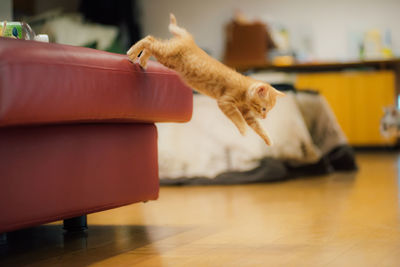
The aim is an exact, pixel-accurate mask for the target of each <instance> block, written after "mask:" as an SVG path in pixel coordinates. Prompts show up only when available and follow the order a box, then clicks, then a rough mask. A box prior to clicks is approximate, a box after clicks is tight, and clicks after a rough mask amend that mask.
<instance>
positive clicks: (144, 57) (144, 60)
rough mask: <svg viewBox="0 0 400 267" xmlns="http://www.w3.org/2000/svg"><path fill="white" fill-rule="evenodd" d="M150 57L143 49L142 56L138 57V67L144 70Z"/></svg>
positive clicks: (147, 51) (148, 52) (146, 50)
mask: <svg viewBox="0 0 400 267" xmlns="http://www.w3.org/2000/svg"><path fill="white" fill-rule="evenodd" d="M150 57H151V53H150V51H149V50H148V49H144V50H143V51H142V54H141V55H140V57H139V65H140V66H141V67H142V68H143V69H146V67H147V61H149V58H150Z"/></svg>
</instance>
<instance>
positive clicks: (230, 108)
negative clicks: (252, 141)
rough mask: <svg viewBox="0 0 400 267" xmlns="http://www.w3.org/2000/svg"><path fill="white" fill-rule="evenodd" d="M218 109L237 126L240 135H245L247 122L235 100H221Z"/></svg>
mask: <svg viewBox="0 0 400 267" xmlns="http://www.w3.org/2000/svg"><path fill="white" fill-rule="evenodd" d="M218 107H219V108H220V109H221V111H222V112H223V113H224V114H225V116H227V117H228V118H229V119H230V120H231V121H232V122H233V123H234V124H235V126H236V127H237V128H238V129H239V132H240V134H241V135H245V134H246V122H245V120H244V119H243V116H242V114H241V113H240V111H239V109H238V108H237V107H236V105H235V103H234V102H233V100H231V99H229V98H220V99H219V100H218Z"/></svg>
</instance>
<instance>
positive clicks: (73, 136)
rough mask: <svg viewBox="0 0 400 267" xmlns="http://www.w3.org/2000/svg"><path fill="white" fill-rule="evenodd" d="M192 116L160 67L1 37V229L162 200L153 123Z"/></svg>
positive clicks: (173, 78)
mask: <svg viewBox="0 0 400 267" xmlns="http://www.w3.org/2000/svg"><path fill="white" fill-rule="evenodd" d="M191 114H192V91H191V89H189V88H188V87H186V86H185V85H184V84H183V83H182V81H181V80H180V78H179V76H178V75H177V74H176V73H175V72H173V71H171V70H169V69H167V68H165V67H163V66H161V65H160V64H158V63H155V62H150V63H149V66H148V68H147V70H145V71H144V70H142V69H141V68H140V67H139V66H138V65H137V64H135V65H133V64H131V63H130V62H129V61H128V60H127V58H126V57H125V56H124V55H117V54H111V53H107V52H102V51H98V50H93V49H87V48H81V47H72V46H66V45H58V44H46V43H39V42H34V41H23V40H14V39H6V38H0V233H2V232H7V231H12V230H15V229H19V228H23V227H28V226H33V225H37V224H42V223H46V222H51V221H55V220H60V219H67V218H71V217H76V216H80V215H84V214H88V213H91V212H96V211H101V210H105V209H110V208H115V207H118V206H122V205H127V204H130V203H134V202H138V201H147V200H154V199H156V198H157V197H158V188H159V181H158V162H157V129H156V127H155V125H154V122H186V121H188V120H190V118H191Z"/></svg>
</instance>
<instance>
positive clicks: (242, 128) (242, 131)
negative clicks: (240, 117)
mask: <svg viewBox="0 0 400 267" xmlns="http://www.w3.org/2000/svg"><path fill="white" fill-rule="evenodd" d="M238 129H239V132H240V134H241V135H242V136H246V131H247V129H246V127H240V128H238Z"/></svg>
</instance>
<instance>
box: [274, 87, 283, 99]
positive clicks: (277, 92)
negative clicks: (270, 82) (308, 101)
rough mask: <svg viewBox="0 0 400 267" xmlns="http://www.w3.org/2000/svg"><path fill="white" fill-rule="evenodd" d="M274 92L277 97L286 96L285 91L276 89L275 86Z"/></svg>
mask: <svg viewBox="0 0 400 267" xmlns="http://www.w3.org/2000/svg"><path fill="white" fill-rule="evenodd" d="M274 92H275V95H276V96H277V97H284V96H285V95H286V94H285V93H283V92H281V91H278V90H276V89H275V88H274Z"/></svg>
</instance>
